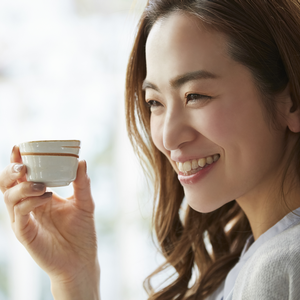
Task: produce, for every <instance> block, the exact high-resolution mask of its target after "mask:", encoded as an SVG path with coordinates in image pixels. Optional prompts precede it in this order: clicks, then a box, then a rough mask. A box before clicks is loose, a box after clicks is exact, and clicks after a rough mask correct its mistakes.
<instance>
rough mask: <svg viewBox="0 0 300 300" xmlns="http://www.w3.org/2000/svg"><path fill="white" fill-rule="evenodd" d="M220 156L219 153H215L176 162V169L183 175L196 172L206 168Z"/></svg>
mask: <svg viewBox="0 0 300 300" xmlns="http://www.w3.org/2000/svg"><path fill="white" fill-rule="evenodd" d="M219 158H220V154H215V155H213V156H207V157H204V158H200V159H193V160H189V161H186V162H183V163H182V162H176V165H177V167H178V170H179V171H180V172H181V173H182V175H184V176H189V175H193V174H195V173H197V172H198V171H199V170H202V169H204V168H206V167H207V166H208V165H211V164H212V163H213V162H216V161H217V160H218V159H219Z"/></svg>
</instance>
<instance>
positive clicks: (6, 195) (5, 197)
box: [3, 189, 10, 205]
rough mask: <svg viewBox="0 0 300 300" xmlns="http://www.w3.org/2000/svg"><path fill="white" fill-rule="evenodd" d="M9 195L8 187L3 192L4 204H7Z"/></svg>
mask: <svg viewBox="0 0 300 300" xmlns="http://www.w3.org/2000/svg"><path fill="white" fill-rule="evenodd" d="M9 195H10V189H8V190H6V191H5V192H4V194H3V198H4V202H5V204H6V205H8V204H9Z"/></svg>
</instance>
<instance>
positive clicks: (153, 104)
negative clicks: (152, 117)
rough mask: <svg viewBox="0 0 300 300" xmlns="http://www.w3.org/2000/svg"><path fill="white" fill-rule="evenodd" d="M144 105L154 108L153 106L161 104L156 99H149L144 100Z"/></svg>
mask: <svg viewBox="0 0 300 300" xmlns="http://www.w3.org/2000/svg"><path fill="white" fill-rule="evenodd" d="M146 105H147V106H148V107H149V108H150V109H154V108H157V107H159V106H161V104H160V103H159V102H158V101H156V100H149V101H147V102H146Z"/></svg>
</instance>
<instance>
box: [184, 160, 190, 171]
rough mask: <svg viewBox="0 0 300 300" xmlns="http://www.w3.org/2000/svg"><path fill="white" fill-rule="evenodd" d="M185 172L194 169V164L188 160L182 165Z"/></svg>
mask: <svg viewBox="0 0 300 300" xmlns="http://www.w3.org/2000/svg"><path fill="white" fill-rule="evenodd" d="M182 169H183V172H189V171H191V170H192V164H191V162H190V161H186V162H184V163H183V165H182Z"/></svg>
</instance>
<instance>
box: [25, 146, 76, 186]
mask: <svg viewBox="0 0 300 300" xmlns="http://www.w3.org/2000/svg"><path fill="white" fill-rule="evenodd" d="M19 147H20V152H21V156H22V160H23V164H24V165H25V166H26V168H27V175H26V176H27V180H28V181H34V182H43V183H45V185H46V186H47V187H59V186H67V185H69V184H70V183H71V182H72V181H74V180H75V178H76V173H77V168H78V158H79V150H80V141H78V140H57V141H55V140H47V141H32V142H25V143H21V144H20V145H19Z"/></svg>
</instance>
